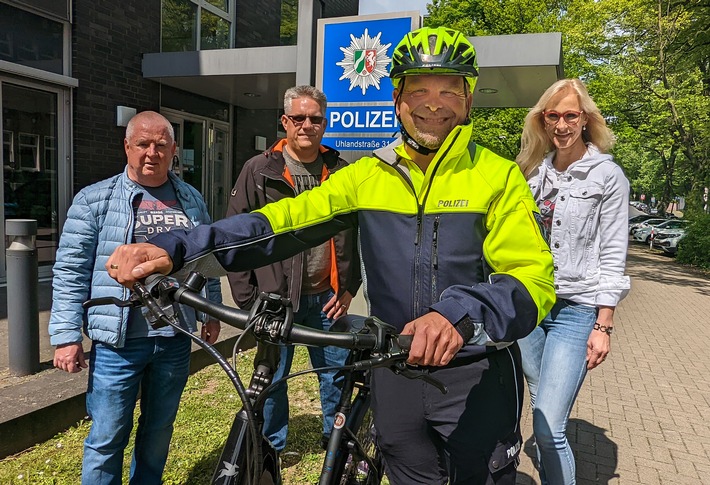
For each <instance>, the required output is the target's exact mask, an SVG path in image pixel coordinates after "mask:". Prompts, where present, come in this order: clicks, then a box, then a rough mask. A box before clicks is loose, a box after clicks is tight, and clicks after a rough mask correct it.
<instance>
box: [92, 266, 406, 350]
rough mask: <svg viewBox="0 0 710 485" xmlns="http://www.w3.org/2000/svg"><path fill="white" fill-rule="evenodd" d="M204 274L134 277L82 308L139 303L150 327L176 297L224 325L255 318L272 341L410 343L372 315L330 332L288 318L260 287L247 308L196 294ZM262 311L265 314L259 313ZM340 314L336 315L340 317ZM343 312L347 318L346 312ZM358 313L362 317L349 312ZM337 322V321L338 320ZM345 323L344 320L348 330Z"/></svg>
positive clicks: (166, 316)
mask: <svg viewBox="0 0 710 485" xmlns="http://www.w3.org/2000/svg"><path fill="white" fill-rule="evenodd" d="M204 281H205V278H204V277H203V276H202V275H199V274H198V273H191V274H190V276H188V277H187V278H186V279H185V282H184V284H183V285H182V286H180V285H177V284H176V282H175V280H174V279H172V278H168V277H167V276H164V275H151V276H149V277H148V278H146V280H145V284H142V283H136V284H135V285H134V287H133V291H134V293H133V294H132V295H131V298H129V300H119V299H117V298H92V299H89V300H87V301H86V302H84V304H83V306H84V308H85V309H86V308H90V307H93V306H98V305H107V304H114V305H118V306H140V305H144V306H145V307H146V308H147V309H148V311H149V314H150V315H152V316H153V318H152V319H149V321H150V322H151V324H152V326H153V327H154V328H157V327H160V326H165V325H166V324H169V325H173V324H177V320H176V318H175V315H174V312H172V311H171V310H170V306H171V305H172V303H173V302H176V303H182V304H184V305H187V306H190V307H192V308H194V309H195V310H198V311H201V312H204V313H206V314H208V315H210V316H212V317H214V318H216V319H217V320H220V321H222V322H224V323H226V324H227V325H231V326H233V327H236V328H238V329H241V330H245V329H246V328H247V327H248V326H249V325H250V324H252V323H254V322H256V325H255V328H254V333H255V334H256V335H257V337H259V338H262V339H266V340H270V341H273V342H285V343H290V344H303V345H313V346H319V347H325V346H329V345H332V346H336V347H341V348H346V349H370V350H373V351H376V352H383V353H385V352H388V351H390V350H397V351H399V352H400V353H403V354H406V353H407V351H408V350H409V347H410V346H411V341H412V336H411V335H398V334H396V331H395V328H394V327H392V326H391V325H388V324H386V323H384V322H382V321H380V320H378V319H376V318H374V317H368V318H366V319H365V320H364V323H363V328H362V329H358V330H359V331H357V332H355V331H343V332H333V331H324V330H317V329H313V328H309V327H305V326H302V325H298V324H295V323H293V322H292V317H293V310H292V308H291V304H290V302H289V301H288V300H286V299H283V298H281V297H279V296H278V295H273V294H270V295H268V294H264V293H262V294H261V295H260V297H259V299H258V300H257V302H256V303H255V304H254V307H253V308H252V310H251V311H250V312H247V311H244V310H240V309H237V308H232V307H228V306H226V305H223V304H221V303H215V302H212V301H210V300H208V299H207V298H205V297H203V296H202V295H200V294H199V291H200V290H201V288H202V286H204ZM264 314H266V315H264ZM341 318H342V317H341ZM345 318H353V317H352V316H349V317H345ZM355 318H362V317H355ZM341 326H342V325H341ZM350 327H351V325H346V328H347V329H348V330H350Z"/></svg>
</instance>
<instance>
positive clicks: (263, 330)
mask: <svg viewBox="0 0 710 485" xmlns="http://www.w3.org/2000/svg"><path fill="white" fill-rule="evenodd" d="M205 282H206V279H205V278H204V277H203V276H202V275H201V274H199V273H195V272H193V273H190V275H189V276H188V277H187V278H186V279H185V281H184V283H182V284H179V283H178V282H177V281H176V280H175V279H172V278H169V277H165V276H162V275H153V276H150V277H148V278H147V279H146V282H145V283H144V284H142V283H136V284H135V285H134V287H133V292H132V294H131V296H130V297H129V299H128V300H119V299H116V298H96V299H91V300H88V301H87V302H85V303H84V307H85V308H89V307H91V306H97V305H106V304H114V305H118V306H123V307H127V306H135V307H138V306H143V307H145V309H146V318H147V320H148V321H149V322H150V323H151V325H152V326H153V328H159V327H163V326H165V325H170V326H172V327H173V328H175V329H176V330H177V331H179V332H181V333H184V334H186V335H188V336H189V337H190V338H191V339H192V340H194V341H195V342H197V343H198V344H199V345H200V346H201V347H202V348H203V349H205V351H207V352H208V353H209V354H210V355H211V356H212V357H213V358H214V359H215V360H216V361H217V363H218V364H219V365H220V366H221V367H222V369H223V370H224V371H225V373H226V374H227V375H228V376H229V379H230V380H231V381H232V383H233V385H234V387H235V389H236V390H237V393H238V394H239V397H240V399H241V401H242V406H243V407H242V409H241V410H239V412H237V414H236V416H235V418H234V422H233V423H232V427H231V430H230V432H229V435H228V437H227V441H226V444H225V446H224V448H223V450H222V453H221V456H220V458H219V460H218V462H217V465H216V468H215V472H214V474H213V476H212V481H211V483H212V484H213V485H280V484H281V483H282V480H281V470H280V466H279V463H280V462H279V457H278V453H277V451H276V450H275V449H274V447H273V446H272V445H271V442H270V441H269V440H268V439H267V438H266V437H265V436H263V434H262V427H263V413H262V411H263V405H264V400H265V398H266V397H267V396H268V393H269V391H270V390H271V388H272V386H274V385H278V382H275V383H274V382H272V379H273V376H274V372H275V371H276V369H277V367H278V363H279V355H280V351H279V347H278V344H304V345H315V346H328V345H334V346H337V347H342V348H346V349H350V354H349V357H348V359H347V361H346V363H345V365H344V366H343V367H342V368H341V373H342V376H343V380H342V381H343V382H342V394H341V399H340V403H339V406H338V411H337V412H336V415H335V418H334V425H333V430H332V432H331V435H330V439H329V441H328V445H327V447H326V452H325V458H324V460H323V467H322V470H321V477H320V481H319V482H318V483H319V485H377V484H379V483H380V482H381V480H382V477H383V475H384V462H383V459H382V456H381V455H380V452H379V449H378V447H377V438H376V432H375V429H374V426H373V424H372V417H371V413H370V370H371V369H373V368H377V367H387V368H389V369H391V370H392V371H393V372H395V373H397V374H401V375H403V376H406V377H409V378H412V379H417V378H418V379H424V380H426V381H427V382H429V383H430V384H432V385H435V386H436V387H438V388H439V389H440V390H441V391H442V392H444V393H445V392H446V388H445V387H444V386H443V385H442V384H441V383H439V382H438V381H436V380H435V379H432V378H431V377H430V376H429V375H428V374H425V373H422V372H420V371H418V370H417V369H416V368H413V367H410V366H408V365H407V364H406V359H407V356H408V350H409V345H410V344H411V336H409V335H398V334H397V333H396V330H395V328H394V327H392V326H391V325H388V324H386V323H384V322H382V321H380V320H378V319H377V318H374V317H368V318H365V317H359V316H346V317H342V318H340V319H338V320H337V321H336V322H335V323H334V324H333V326H332V327H331V329H330V331H328V332H326V331H322V330H315V329H311V328H307V327H303V326H300V325H297V324H294V323H293V308H292V306H291V303H290V301H289V300H287V299H284V298H281V297H280V296H278V295H273V294H266V293H262V294H261V295H260V296H259V299H258V300H257V302H256V303H255V304H254V306H253V307H252V310H251V311H250V312H245V311H242V310H238V309H236V308H231V307H228V306H225V305H221V304H216V303H213V302H211V301H209V300H208V299H206V298H204V297H203V296H201V294H200V291H201V290H202V288H203V287H204V285H205ZM176 303H181V304H184V305H188V306H190V307H192V308H194V309H196V310H198V311H201V312H204V313H207V314H209V315H211V316H212V317H214V318H216V319H218V320H220V321H222V322H224V323H226V324H228V325H231V326H234V327H236V328H239V329H241V330H243V331H244V332H243V333H242V338H243V337H244V336H245V335H253V336H254V337H255V338H256V341H257V350H256V355H255V357H254V370H253V373H252V376H251V381H250V383H249V387H248V388H245V387H244V385H243V384H242V382H241V379H240V378H239V375H238V374H237V373H236V371H235V370H234V367H233V366H232V365H230V364H229V362H228V361H227V360H226V359H225V358H224V357H223V356H222V354H220V353H219V351H217V350H216V349H215V348H214V347H213V346H212V345H210V344H209V343H207V342H206V341H204V340H203V339H202V338H200V337H198V336H197V335H193V334H192V333H190V332H188V331H187V330H185V329H183V328H182V327H181V326H180V325H179V323H178V320H177V317H176V308H175V304H176ZM239 343H240V342H239V340H238V341H237V343H236V344H235V349H237V348H238V346H239ZM235 356H236V350H235ZM331 369H332V368H327V369H325V368H324V369H309V370H307V371H301V372H297V373H294V374H291V375H289V376H286V377H285V379H290V378H293V377H296V376H298V375H302V374H304V373H307V372H318V371H323V370H331Z"/></svg>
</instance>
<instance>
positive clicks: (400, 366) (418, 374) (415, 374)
mask: <svg viewBox="0 0 710 485" xmlns="http://www.w3.org/2000/svg"><path fill="white" fill-rule="evenodd" d="M394 373H395V374H399V375H401V376H403V377H406V378H407V379H421V380H423V381H424V382H426V383H427V384H431V385H432V386H434V387H436V388H437V389H438V390H439V391H440V392H441V393H442V394H448V392H449V389H448V388H447V387H446V386H445V385H444V383H443V382H441V381H440V380H438V379H435V378H433V377H432V376H431V375H429V374H428V373H426V372H424V370H421V369H415V368H413V367H410V366H408V365H407V364H406V362H397V363H396V364H395V365H394Z"/></svg>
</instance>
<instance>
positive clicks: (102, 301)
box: [81, 293, 143, 310]
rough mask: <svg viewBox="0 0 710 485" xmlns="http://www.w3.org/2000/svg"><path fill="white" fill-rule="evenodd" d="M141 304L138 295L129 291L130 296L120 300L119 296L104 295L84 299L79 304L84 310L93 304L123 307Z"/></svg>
mask: <svg viewBox="0 0 710 485" xmlns="http://www.w3.org/2000/svg"><path fill="white" fill-rule="evenodd" d="M142 304H143V303H142V302H141V300H140V298H139V297H138V295H136V294H135V293H131V296H130V297H129V298H128V299H127V300H121V299H119V298H114V297H113V296H106V297H101V298H92V299H90V300H86V301H85V302H84V303H82V304H81V306H82V307H83V308H84V309H85V310H86V309H87V308H91V307H93V306H102V305H116V306H117V307H121V308H125V307H139V306H141V305H142Z"/></svg>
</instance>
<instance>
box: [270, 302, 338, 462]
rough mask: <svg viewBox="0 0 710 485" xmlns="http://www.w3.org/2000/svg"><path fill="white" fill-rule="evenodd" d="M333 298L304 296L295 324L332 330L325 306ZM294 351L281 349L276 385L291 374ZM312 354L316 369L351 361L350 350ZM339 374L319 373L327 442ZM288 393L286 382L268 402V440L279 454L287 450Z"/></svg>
mask: <svg viewBox="0 0 710 485" xmlns="http://www.w3.org/2000/svg"><path fill="white" fill-rule="evenodd" d="M332 296H333V292H332V291H327V292H324V293H318V294H315V295H302V296H301V300H300V302H299V305H298V311H297V312H296V313H295V314H294V317H293V321H294V322H296V323H298V324H300V325H305V326H306V327H311V328H316V329H319V330H328V329H329V328H330V326H331V325H332V323H333V322H332V321H331V320H329V319H328V317H327V316H326V315H325V313H323V305H325V304H326V303H327V302H328V300H330V298H332ZM293 350H294V347H293V346H292V345H287V346H283V347H282V348H281V357H280V360H279V368H278V369H277V370H276V372H275V374H274V379H273V382H276V381H277V380H279V379H281V378H283V376H285V375H288V373H289V372H290V371H291V363H292V362H293ZM308 353H309V354H310V357H311V365H312V366H313V367H314V368H317V367H328V366H336V365H340V366H341V365H343V364H345V360H346V359H347V357H348V350H347V349H341V348H338V347H308ZM336 374H337V371H329V372H319V373H318V384H319V386H320V402H321V410H322V411H323V437H324V438H326V437H330V431H331V430H332V429H333V417H334V415H335V412H336V410H337V408H338V402H339V401H340V388H339V387H338V386H337V381H336V380H335V376H336ZM287 390H288V384H287V382H284V383H283V384H281V385H278V386H276V387H274V388H273V390H272V391H271V394H270V395H269V397H268V398H266V400H265V401H264V436H266V437H267V438H269V441H271V443H272V444H273V445H274V448H276V450H277V451H281V450H283V449H284V447H285V446H286V435H287V434H288V394H287Z"/></svg>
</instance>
